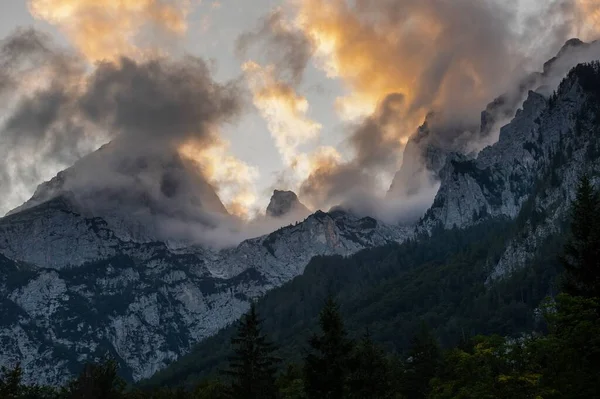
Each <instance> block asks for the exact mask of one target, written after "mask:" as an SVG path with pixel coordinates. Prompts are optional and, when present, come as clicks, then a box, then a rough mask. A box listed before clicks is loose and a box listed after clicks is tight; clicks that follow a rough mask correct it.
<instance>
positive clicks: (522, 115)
mask: <svg viewBox="0 0 600 399" xmlns="http://www.w3.org/2000/svg"><path fill="white" fill-rule="evenodd" d="M578 68H579V67H578ZM590 68H591V69H593V67H583V69H579V72H573V73H571V74H569V77H568V78H567V79H566V80H565V81H563V83H561V85H560V87H559V89H558V91H557V94H556V96H553V97H552V98H551V99H546V98H545V97H544V96H542V95H540V94H538V93H535V92H530V93H529V97H528V99H527V101H526V102H525V104H524V105H523V109H522V110H519V112H518V113H517V116H516V118H515V119H514V120H513V121H512V122H511V123H510V124H509V125H507V126H505V127H504V128H503V129H502V130H501V134H500V139H499V141H498V143H496V144H495V145H493V146H491V147H488V148H486V149H484V150H483V151H482V152H481V153H480V154H479V156H478V157H477V158H476V159H474V160H469V159H466V158H465V157H463V156H460V155H453V156H452V157H450V158H449V160H448V162H447V163H446V166H445V167H444V169H443V170H442V171H441V173H440V176H441V179H442V183H441V187H440V190H439V192H438V194H437V197H436V199H435V202H434V205H433V207H432V208H431V209H430V210H429V211H428V213H427V215H426V216H425V217H424V219H423V220H422V221H421V224H420V226H419V229H420V230H425V231H431V229H433V228H435V226H442V227H444V228H452V227H459V228H462V227H466V226H469V225H472V224H474V223H478V222H480V221H481V220H485V219H487V218H493V217H504V218H510V219H514V218H516V217H517V216H518V215H519V213H520V212H522V211H526V212H528V213H530V214H531V213H533V214H535V215H536V216H535V217H534V218H532V219H534V220H535V223H533V222H530V223H528V224H526V225H525V226H522V231H521V232H520V234H519V235H518V236H517V238H515V239H514V240H513V241H512V242H510V243H508V245H507V248H506V252H505V253H504V255H503V256H502V258H501V259H500V261H499V262H498V263H497V264H496V265H495V267H494V269H493V271H492V273H491V275H490V280H494V279H497V278H501V277H503V276H505V275H507V274H508V273H510V272H512V271H513V270H515V269H519V268H522V267H524V266H526V265H527V262H528V261H529V260H530V259H531V258H532V257H533V256H534V255H535V253H536V251H537V250H538V249H539V248H540V246H541V244H542V243H543V242H544V240H545V239H546V238H547V237H549V236H550V235H551V234H552V233H553V232H557V231H559V228H560V226H561V225H564V224H565V221H566V220H567V219H568V215H569V209H570V204H571V200H572V199H573V195H574V193H575V192H576V186H577V183H578V180H579V178H580V176H581V175H582V173H583V172H586V173H590V174H592V175H595V174H596V173H598V171H600V158H599V157H598V155H599V154H600V151H599V150H598V148H599V147H600V146H599V142H598V138H600V137H599V134H598V133H599V132H600V128H599V125H600V123H599V122H600V121H599V120H598V119H597V115H596V113H597V109H598V107H599V106H600V97H598V94H597V88H595V89H594V88H590V87H588V86H590V84H589V83H587V82H586V81H585V80H586V79H587V80H589V79H590V78H589V75H590ZM582 70H583V71H584V72H581V71H582ZM586 71H587V72H586ZM595 74H596V77H595V78H593V79H597V80H596V81H595V83H594V84H599V85H600V83H599V82H600V78H599V77H598V76H600V71H596V72H595ZM592 75H593V74H592ZM525 205H526V208H525V209H524V207H525Z"/></svg>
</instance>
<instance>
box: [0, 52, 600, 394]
mask: <svg viewBox="0 0 600 399" xmlns="http://www.w3.org/2000/svg"><path fill="white" fill-rule="evenodd" d="M597 47H598V46H597V44H590V45H580V44H576V42H572V43H571V44H568V45H567V46H566V47H565V49H564V51H562V52H561V54H559V56H558V57H557V59H556V60H555V61H554V62H552V63H551V64H550V65H546V69H547V71H558V70H561V68H564V66H565V65H566V64H567V62H566V61H564V60H567V59H568V58H569V57H571V56H572V57H573V59H575V60H578V59H580V58H582V57H590V56H591V55H590V54H592V53H593V51H592V50H594V51H595V49H596V48H597ZM590 51H592V53H590ZM565 57H567V58H565ZM598 58H600V56H599V57H598ZM563 61H564V62H563ZM547 71H546V70H545V71H544V74H540V76H547V77H548V79H547V80H546V81H545V82H546V83H547V84H544V85H541V86H539V87H537V88H533V89H532V90H529V91H525V92H524V95H526V96H527V99H526V101H525V102H524V103H522V107H521V108H520V109H519V110H514V115H513V116H514V118H513V119H512V120H511V121H510V123H508V124H507V125H506V126H504V127H503V128H502V129H501V130H500V134H499V139H498V141H497V143H495V144H493V145H491V146H489V147H486V148H485V149H483V150H482V151H479V152H476V151H471V149H470V148H466V147H465V148H463V147H460V151H459V153H455V152H452V151H453V150H456V148H455V147H452V146H450V147H448V146H446V144H447V142H445V141H440V140H438V138H439V137H437V136H435V130H432V129H431V127H432V126H435V121H436V115H434V114H432V115H431V116H430V117H429V118H428V121H427V122H428V123H426V124H425V125H424V126H423V127H422V129H420V131H419V133H418V134H417V135H416V136H415V137H413V139H411V142H410V143H409V145H407V151H408V153H407V156H406V162H405V164H406V168H408V167H409V166H410V159H411V157H412V159H415V160H418V161H419V162H424V165H425V166H426V167H425V168H418V167H417V168H414V169H405V166H404V165H403V169H404V172H403V171H402V170H401V171H400V172H399V176H400V178H401V184H397V185H396V186H395V187H399V190H405V191H406V190H408V191H406V192H405V193H404V194H403V195H414V193H415V192H416V193H418V191H419V187H418V186H413V185H411V179H412V176H419V174H421V173H425V175H426V176H428V177H431V179H432V181H436V182H437V183H438V184H439V185H440V188H439V191H438V193H437V195H436V198H435V201H434V203H433V206H432V207H431V209H429V211H428V212H427V213H426V215H425V216H424V217H423V218H422V220H421V221H420V222H419V223H418V225H417V226H416V227H415V226H409V227H404V226H398V225H389V224H385V223H382V222H380V221H378V220H376V219H373V218H370V217H358V216H356V215H354V214H353V213H351V212H348V211H344V210H342V209H337V210H333V211H330V212H328V213H325V212H321V211H318V212H316V213H314V214H312V215H308V214H307V215H306V216H302V217H303V218H304V219H303V221H302V222H299V223H295V224H292V225H287V226H284V227H280V228H279V229H278V230H276V231H274V232H272V233H270V234H267V235H264V236H260V237H254V238H250V239H247V240H244V241H243V242H241V243H240V244H238V245H235V246H232V245H224V244H223V242H225V243H228V242H231V240H232V238H231V237H234V238H233V239H235V237H239V236H240V234H241V233H240V228H241V227H240V226H241V225H240V224H239V221H237V220H235V219H234V218H233V217H232V216H231V215H229V214H228V213H227V211H226V210H225V207H224V206H223V204H222V203H221V202H220V200H219V199H218V196H217V195H216V194H215V191H214V189H213V187H211V186H210V184H209V183H207V181H206V179H204V178H203V177H202V174H201V173H200V172H199V170H198V167H197V165H195V164H194V163H193V162H192V161H190V160H187V159H184V158H182V157H180V156H179V155H178V154H177V152H176V151H175V152H171V153H168V152H166V153H165V152H164V151H159V152H156V153H155V152H153V149H145V150H144V151H141V152H136V153H134V154H131V153H121V152H120V151H121V150H120V147H119V146H118V145H115V144H113V145H110V144H109V145H108V146H105V147H103V148H101V149H100V150H99V151H97V152H95V153H93V154H91V155H90V156H89V157H86V158H84V159H82V160H81V161H80V162H78V163H77V164H76V165H74V166H73V167H72V168H70V169H68V170H66V171H64V172H62V173H61V174H59V175H58V176H57V177H56V178H54V179H52V180H51V181H50V182H47V183H44V184H42V185H41V186H40V187H39V188H38V190H37V191H36V193H35V194H34V196H33V197H32V198H31V200H30V201H28V202H26V203H25V204H24V205H23V206H21V207H19V208H17V209H15V210H14V211H13V212H11V213H10V214H9V215H7V216H6V217H4V218H2V219H0V301H1V302H2V310H0V312H2V315H3V317H2V318H1V319H0V364H6V365H10V364H14V363H15V362H16V361H20V362H21V363H22V366H23V367H24V370H25V379H26V381H29V382H38V383H51V384H56V383H60V382H62V381H64V380H65V379H67V378H68V377H69V376H70V375H71V374H72V373H74V372H76V371H77V370H78V369H79V368H80V367H81V364H82V363H84V362H86V361H93V360H95V359H98V358H100V357H101V356H103V355H104V354H106V353H110V354H112V355H113V356H114V357H115V358H116V359H118V361H119V363H120V364H121V366H122V372H123V374H124V375H125V377H127V378H128V379H129V380H130V381H138V380H140V379H144V378H148V377H150V376H152V375H153V374H154V373H156V372H157V371H159V370H161V369H163V368H165V367H166V366H167V365H168V364H170V363H173V362H174V363H173V366H172V367H170V368H168V369H166V370H165V371H164V372H163V373H159V374H158V376H157V377H156V380H155V381H167V380H168V381H170V382H175V381H179V382H181V381H183V380H186V379H187V378H188V377H190V373H199V374H202V373H205V372H207V371H208V370H210V369H211V368H214V367H215V366H217V365H218V363H219V359H222V358H223V356H225V353H224V352H225V348H226V347H227V345H228V341H227V334H228V331H229V332H230V331H231V330H229V329H227V328H226V327H227V326H228V325H229V324H231V323H232V322H233V321H235V320H236V319H237V318H238V317H239V316H240V315H241V314H242V313H243V312H245V311H246V309H247V308H248V306H249V303H250V301H252V300H255V299H259V298H263V299H261V300H260V302H259V310H260V312H261V314H264V316H265V317H266V318H269V319H270V320H272V322H269V323H271V324H270V326H269V329H270V330H269V331H270V332H271V333H273V334H274V336H276V337H278V338H277V339H278V341H279V343H280V344H282V346H283V347H284V350H285V348H288V349H289V348H291V347H293V346H295V347H296V348H297V346H298V345H300V342H303V341H302V337H303V336H305V335H306V334H309V333H310V331H311V328H312V327H313V326H314V321H315V318H316V311H317V310H318V309H319V308H320V302H319V301H321V300H322V299H323V298H324V297H325V296H326V295H327V293H334V294H336V295H337V296H338V297H339V298H340V300H341V302H342V304H343V309H345V312H346V313H347V315H349V316H350V317H349V318H350V320H351V322H352V323H353V328H354V329H355V330H356V331H359V330H361V329H363V328H364V327H365V326H370V327H372V330H373V333H374V336H375V338H376V339H377V340H379V341H380V342H382V343H384V344H385V345H387V346H391V347H393V348H396V349H398V350H402V349H403V348H404V345H405V344H406V336H407V334H410V332H411V329H412V328H413V327H414V325H416V324H418V320H419V319H421V318H422V319H426V320H427V321H428V323H430V324H431V325H432V326H433V327H434V328H435V329H436V331H437V332H438V334H440V335H443V336H444V337H445V341H447V342H454V341H456V339H457V337H458V338H459V337H460V334H461V333H462V334H465V331H464V330H465V328H466V329H467V333H469V334H471V333H473V334H475V333H478V332H488V331H492V332H498V333H501V334H506V335H510V334H514V333H518V332H520V331H527V330H528V329H531V327H532V325H533V323H534V322H535V317H534V315H535V312H534V310H535V308H536V307H537V306H538V305H539V301H540V300H541V298H543V297H544V296H545V295H546V294H547V293H548V292H549V290H550V289H551V287H552V281H553V280H552V279H553V277H554V276H555V275H556V273H555V271H556V268H557V266H556V262H555V255H556V251H557V249H558V248H560V243H561V240H562V237H563V233H564V228H565V222H566V220H567V215H568V206H569V201H570V199H572V196H573V193H574V187H575V185H576V182H577V180H578V178H579V176H580V175H581V173H582V172H588V173H589V174H590V175H592V176H593V177H594V180H595V181H596V182H597V181H598V176H599V175H600V173H599V171H600V165H599V164H598V155H600V150H599V148H600V145H599V143H598V134H599V133H600V128H599V127H600V116H599V114H598V111H597V110H598V109H600V67H599V65H598V64H584V65H579V66H577V67H576V68H574V69H573V70H572V71H571V72H570V73H569V74H568V76H567V77H566V78H565V79H564V80H563V81H562V83H561V84H560V85H558V83H557V86H556V87H558V88H557V90H556V92H555V93H553V92H552V91H553V90H550V89H549V87H552V86H551V83H552V80H551V79H550V77H552V79H554V78H555V76H554V74H550V73H548V72H547ZM553 73H554V72H553ZM556 73H558V72H556ZM565 74H566V72H565ZM563 78H564V76H563ZM536 82H537V83H539V82H538V81H536ZM537 83H536V84H537ZM519 90H520V89H519ZM551 92H552V93H551ZM503 101H504V102H503ZM494 104H495V105H491V106H488V109H487V110H486V111H485V112H487V114H484V115H486V116H485V117H482V126H483V127H485V126H489V124H490V123H492V122H491V121H492V120H494V118H496V116H493V115H500V116H501V117H499V118H497V120H500V119H502V118H503V117H504V115H509V114H511V113H512V111H510V112H509V111H507V109H509V110H511V109H512V105H510V106H507V107H504V105H503V104H512V103H511V102H510V101H508V100H502V101H497V102H495V103H494ZM498 110H500V111H498ZM497 112H500V113H497ZM497 123H499V122H496V121H494V122H493V124H494V125H495V124H497ZM430 124H431V126H430ZM483 127H482V129H481V130H482V131H483V130H486V129H484V128H483ZM489 131H490V132H491V130H489ZM432 132H433V133H432ZM451 133H452V132H451ZM452 136H453V134H450V137H452ZM413 166H414V165H413ZM414 187H416V188H415V189H414V190H413V188H414ZM304 213H306V208H305V207H304V206H303V205H302V204H301V203H300V201H299V200H298V198H297V196H296V195H295V194H294V193H291V192H282V191H276V192H275V193H274V195H273V198H272V201H271V203H270V204H269V207H268V208H267V216H266V217H265V218H267V219H269V221H275V222H274V223H275V225H277V226H278V227H279V226H283V225H284V224H286V223H289V220H294V221H295V220H298V219H296V214H299V215H304ZM288 219H289V220H288ZM300 220H302V218H300ZM190 236H192V237H194V239H193V240H191V241H190V240H189V237H190ZM217 244H220V245H217ZM223 246H225V248H224V249H223ZM307 265H308V266H307ZM532 265H533V266H532ZM527 266H529V268H528V267H527ZM221 329H224V330H223V332H221V333H218V332H219V331H220V330H221ZM370 329H371V328H370ZM398 331H400V332H401V333H398ZM208 337H213V338H210V339H207V338H208ZM198 343H199V345H198V346H197V347H195V348H196V349H194V351H192V352H191V354H190V355H189V356H186V357H185V358H183V359H182V360H181V361H180V362H177V361H176V360H177V359H180V358H181V356H182V355H184V354H187V353H190V350H191V349H192V348H193V347H194V346H195V345H196V344H198ZM199 359H204V360H199ZM190 364H195V366H194V367H190Z"/></svg>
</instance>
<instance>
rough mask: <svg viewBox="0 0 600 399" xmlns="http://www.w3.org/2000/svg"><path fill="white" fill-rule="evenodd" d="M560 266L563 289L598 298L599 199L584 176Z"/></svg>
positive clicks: (599, 270) (599, 279)
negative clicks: (563, 270)
mask: <svg viewBox="0 0 600 399" xmlns="http://www.w3.org/2000/svg"><path fill="white" fill-rule="evenodd" d="M561 263H562V264H563V267H564V268H565V274H564V277H563V290H564V291H565V292H566V293H567V294H569V295H573V296H582V297H587V298H591V297H600V196H599V195H598V192H597V191H595V190H594V188H593V186H592V183H591V181H590V179H589V177H588V176H583V177H582V178H581V181H580V183H579V187H578V188H577V196H576V199H575V202H574V203H573V210H572V220H571V234H570V237H569V240H568V241H567V243H566V245H565V248H564V254H563V256H562V257H561Z"/></svg>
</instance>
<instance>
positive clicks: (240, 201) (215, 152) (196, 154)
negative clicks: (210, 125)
mask: <svg viewBox="0 0 600 399" xmlns="http://www.w3.org/2000/svg"><path fill="white" fill-rule="evenodd" d="M179 153H180V155H181V156H182V157H184V158H186V159H189V160H192V161H194V162H195V163H196V164H197V165H198V167H199V168H200V173H202V175H203V176H204V177H205V178H206V179H207V180H208V182H209V183H210V184H212V185H213V186H215V187H216V189H217V193H218V195H219V198H220V199H221V201H223V204H224V205H225V207H226V208H227V211H228V212H229V213H231V214H233V215H236V216H239V217H241V218H243V219H249V218H250V217H251V216H254V215H253V212H255V210H254V207H255V203H256V201H257V195H256V192H255V189H254V187H255V185H256V180H257V179H258V177H259V173H258V170H257V169H256V168H254V167H252V166H249V165H248V164H246V163H244V162H242V161H241V160H239V159H238V158H236V157H234V156H232V155H230V154H229V143H228V142H226V141H224V140H222V139H216V140H215V142H214V143H212V145H210V146H208V147H207V146H206V145H205V144H204V143H198V142H195V141H189V142H187V143H186V144H184V145H182V146H181V147H180V148H179Z"/></svg>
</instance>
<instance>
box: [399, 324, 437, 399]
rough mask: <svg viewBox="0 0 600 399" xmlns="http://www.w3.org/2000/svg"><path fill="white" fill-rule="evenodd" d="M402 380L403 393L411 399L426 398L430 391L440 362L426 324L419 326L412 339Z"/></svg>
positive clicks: (435, 341) (435, 344)
mask: <svg viewBox="0 0 600 399" xmlns="http://www.w3.org/2000/svg"><path fill="white" fill-rule="evenodd" d="M408 355H409V357H408V360H407V361H406V369H405V372H404V378H403V384H402V385H403V391H404V392H403V393H404V395H405V396H406V397H408V398H411V399H420V398H426V397H427V396H428V395H429V392H430V390H431V388H430V381H431V379H432V378H433V377H434V376H435V375H436V373H437V371H438V369H439V367H440V364H441V360H442V353H441V350H440V347H439V345H438V342H437V340H436V339H435V337H434V336H433V334H432V332H431V330H430V329H429V327H428V326H427V325H426V324H421V327H420V329H419V331H418V332H417V334H416V335H415V336H414V337H413V339H412V344H411V348H410V351H409V353H408Z"/></svg>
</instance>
